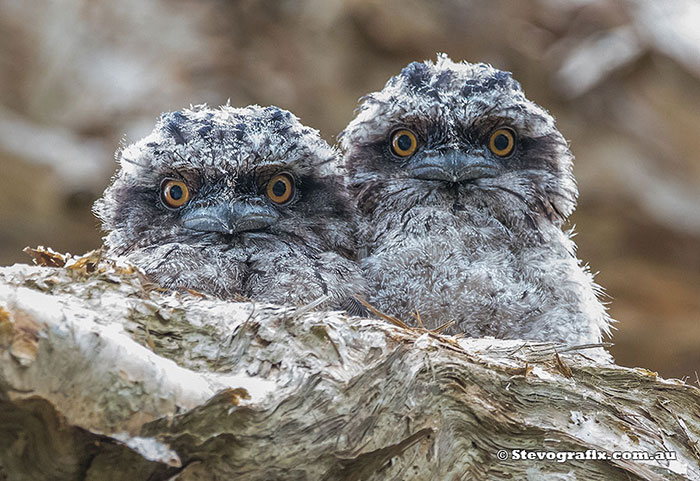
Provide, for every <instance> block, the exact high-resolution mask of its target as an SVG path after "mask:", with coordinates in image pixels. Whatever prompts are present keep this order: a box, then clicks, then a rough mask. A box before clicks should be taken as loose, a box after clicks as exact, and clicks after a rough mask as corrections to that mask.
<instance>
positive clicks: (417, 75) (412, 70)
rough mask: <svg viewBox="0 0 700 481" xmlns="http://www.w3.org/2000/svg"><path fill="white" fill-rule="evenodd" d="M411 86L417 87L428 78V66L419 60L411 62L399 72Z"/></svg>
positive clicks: (422, 84) (423, 83)
mask: <svg viewBox="0 0 700 481" xmlns="http://www.w3.org/2000/svg"><path fill="white" fill-rule="evenodd" d="M399 76H400V77H403V78H404V79H406V82H407V83H408V85H410V86H411V87H413V88H415V89H418V88H421V87H422V86H424V85H425V84H426V83H427V81H428V79H430V67H429V66H428V65H426V64H424V63H421V62H411V63H410V64H408V65H407V66H406V67H404V69H403V70H402V71H401V73H400V74H399Z"/></svg>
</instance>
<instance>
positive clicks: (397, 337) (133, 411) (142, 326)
mask: <svg viewBox="0 0 700 481" xmlns="http://www.w3.org/2000/svg"><path fill="white" fill-rule="evenodd" d="M37 255H38V256H39V257H41V258H42V259H43V260H44V262H45V263H46V262H48V263H54V264H56V265H59V266H60V265H61V264H64V263H66V261H67V263H66V265H65V266H60V267H38V266H28V265H15V266H13V267H6V268H2V269H0V479H8V480H25V479H26V480H40V479H60V480H64V479H65V480H72V479H89V480H126V479H128V480H161V479H174V480H179V481H191V480H210V479H212V480H213V479H221V480H228V479H236V480H274V479H281V480H306V479H308V480H380V479H381V480H384V479H396V480H404V479H406V480H407V479H417V480H428V479H433V480H453V479H454V480H458V479H464V480H468V479H518V480H519V479H581V480H615V479H621V480H629V479H646V480H676V479H693V480H700V467H699V466H698V460H699V459H700V444H699V443H698V440H700V390H699V389H698V388H697V387H694V386H691V385H689V384H685V383H683V382H681V381H675V380H664V379H661V378H659V377H658V376H656V375H655V373H653V372H650V371H647V370H644V369H629V368H623V367H619V366H614V365H605V364H597V363H596V362H595V361H593V360H592V359H590V358H589V357H587V356H586V355H585V354H586V350H585V349H578V350H573V351H571V350H570V351H566V352H564V351H565V350H564V349H562V348H561V347H559V348H557V346H553V345H546V344H535V345H533V344H525V343H523V342H517V341H499V340H493V339H465V338H455V337H448V336H441V335H438V334H434V333H430V332H427V331H425V330H422V329H405V328H401V327H397V326H394V325H391V324H388V323H385V322H383V321H379V320H366V319H358V318H348V317H346V316H344V315H342V314H340V313H332V312H331V313H328V312H318V311H314V310H313V309H310V308H309V307H308V306H306V307H297V308H294V307H286V308H282V307H275V306H270V305H259V304H253V303H245V302H240V303H234V302H223V301H219V300H216V299H211V298H206V297H202V296H200V295H197V294H196V293H168V292H160V291H159V290H158V289H154V287H153V286H152V285H150V284H149V283H148V282H146V281H145V280H144V279H143V277H142V276H140V275H139V274H138V273H137V272H134V271H133V269H131V268H130V267H128V266H122V265H119V264H116V263H114V262H112V261H105V260H101V261H98V258H97V256H96V255H90V256H86V257H83V258H80V259H76V258H72V259H66V258H62V257H61V256H57V255H52V254H50V253H46V252H44V253H43V254H37ZM557 349H558V351H559V353H558V354H557V353H556V352H557ZM514 449H526V450H533V451H535V450H536V451H539V450H551V451H556V452H563V451H586V450H589V449H596V450H599V451H601V452H609V453H612V452H614V451H644V452H649V453H652V454H653V453H656V452H657V451H673V452H675V455H676V460H673V461H670V462H667V461H664V462H657V461H647V462H642V461H634V460H609V461H602V460H568V461H566V462H557V461H553V460H532V461H520V460H514V459H511V457H510V456H509V459H507V460H499V459H498V458H497V452H498V451H499V450H506V452H507V453H508V454H509V455H511V453H512V450H514Z"/></svg>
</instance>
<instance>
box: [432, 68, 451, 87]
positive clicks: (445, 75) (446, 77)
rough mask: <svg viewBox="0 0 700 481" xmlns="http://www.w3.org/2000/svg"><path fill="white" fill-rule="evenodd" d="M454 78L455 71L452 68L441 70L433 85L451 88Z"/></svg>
mask: <svg viewBox="0 0 700 481" xmlns="http://www.w3.org/2000/svg"><path fill="white" fill-rule="evenodd" d="M453 78H454V72H453V71H452V70H445V71H444V72H441V73H440V75H438V77H437V79H436V80H435V82H433V87H435V88H436V89H441V88H443V87H447V88H449V87H450V83H451V82H452V79H453Z"/></svg>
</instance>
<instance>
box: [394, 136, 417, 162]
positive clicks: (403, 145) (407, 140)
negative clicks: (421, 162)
mask: <svg viewBox="0 0 700 481" xmlns="http://www.w3.org/2000/svg"><path fill="white" fill-rule="evenodd" d="M416 149H418V139H417V138H416V134H414V133H413V132H411V131H410V130H408V129H401V130H397V131H396V132H394V133H393V134H392V135H391V150H392V151H393V152H394V153H395V154H396V155H398V156H399V157H408V156H409V155H413V153H414V152H415V151H416Z"/></svg>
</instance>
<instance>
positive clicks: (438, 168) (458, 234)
mask: <svg viewBox="0 0 700 481" xmlns="http://www.w3.org/2000/svg"><path fill="white" fill-rule="evenodd" d="M341 143H342V147H343V149H344V152H345V164H346V168H347V170H348V180H347V183H348V187H349V190H350V192H351V193H352V195H353V196H354V198H355V200H356V202H357V207H358V210H359V211H360V213H361V214H362V218H363V221H362V223H361V224H360V226H361V227H360V229H359V230H360V233H361V239H360V242H361V244H362V245H363V250H364V251H366V253H365V255H364V256H363V257H364V258H363V259H362V261H361V264H362V268H363V272H364V275H365V278H366V280H367V282H368V285H369V289H370V302H371V303H372V304H373V305H374V306H375V307H376V308H378V309H379V310H380V311H383V312H385V313H387V314H390V315H394V316H397V317H399V318H400V319H402V320H404V321H408V322H410V323H413V324H416V323H417V322H418V320H417V319H418V318H420V320H421V321H422V323H423V324H424V325H425V326H426V327H429V328H435V327H438V326H441V325H443V324H445V323H448V322H450V321H453V323H454V324H453V325H452V327H451V328H450V329H449V331H448V332H451V333H456V332H462V333H465V334H467V335H470V336H494V337H498V338H506V339H530V340H542V341H556V342H565V343H567V344H589V343H599V342H600V341H601V339H602V336H603V335H604V334H606V333H608V331H609V323H610V319H609V317H608V315H607V313H606V311H605V308H604V306H603V304H602V303H601V302H600V301H599V300H598V298H597V295H598V294H599V288H598V287H597V286H596V285H595V284H594V282H593V279H592V276H591V274H590V273H589V272H588V270H587V268H586V267H585V266H584V265H582V263H581V261H580V260H578V259H577V258H576V254H575V245H574V243H573V242H572V240H571V239H570V233H569V232H566V231H564V230H562V227H563V224H564V223H565V221H566V220H567V217H568V216H569V214H570V213H571V212H572V211H573V210H574V207H575V204H576V197H577V194H578V191H577V188H576V184H575V181H574V179H573V175H572V155H571V153H570V151H569V149H568V145H567V143H566V141H565V139H564V138H563V136H562V135H561V133H560V132H559V131H558V130H557V129H556V127H555V125H554V120H553V119H552V117H551V116H550V115H549V114H548V113H547V112H546V111H545V110H544V109H542V108H540V107H539V106H537V105H536V104H534V103H533V102H531V101H530V100H528V99H527V98H526V97H525V96H524V94H523V92H522V90H521V88H520V85H519V84H518V83H517V82H516V81H515V80H513V79H512V77H511V76H510V74H509V73H507V72H502V71H499V70H497V69H494V68H492V67H490V66H488V65H485V64H469V63H466V62H460V63H455V62H452V61H451V60H450V59H449V58H447V57H446V56H439V57H438V60H437V62H435V63H432V62H424V63H418V62H414V63H412V64H410V65H409V66H407V67H406V68H405V69H404V70H403V71H402V72H401V73H400V74H399V75H397V76H395V77H393V78H392V79H390V80H389V82H387V84H386V86H385V87H384V89H383V90H381V91H379V92H375V93H372V94H369V95H367V96H365V97H364V98H363V103H362V105H361V106H360V108H359V109H358V113H357V115H356V117H355V119H353V120H352V121H351V122H350V124H349V125H348V126H347V127H346V129H345V130H344V131H343V132H342V134H341Z"/></svg>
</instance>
